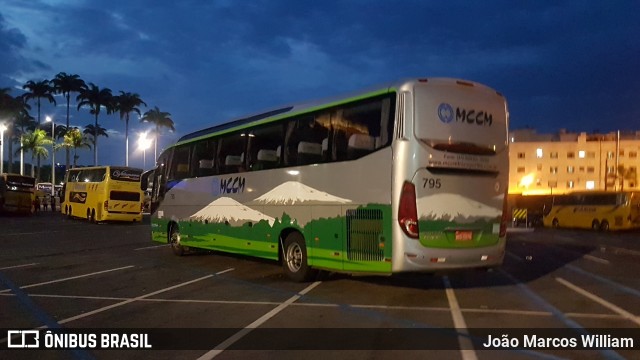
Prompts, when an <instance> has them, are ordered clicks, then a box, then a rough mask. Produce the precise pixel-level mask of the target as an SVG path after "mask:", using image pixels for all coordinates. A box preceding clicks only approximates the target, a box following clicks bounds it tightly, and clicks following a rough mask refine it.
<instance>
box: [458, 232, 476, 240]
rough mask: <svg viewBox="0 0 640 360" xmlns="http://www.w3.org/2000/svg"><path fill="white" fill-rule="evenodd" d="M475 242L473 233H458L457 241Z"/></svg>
mask: <svg viewBox="0 0 640 360" xmlns="http://www.w3.org/2000/svg"><path fill="white" fill-rule="evenodd" d="M471 240H473V231H460V230H457V231H456V241H471Z"/></svg>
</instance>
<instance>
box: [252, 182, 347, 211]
mask: <svg viewBox="0 0 640 360" xmlns="http://www.w3.org/2000/svg"><path fill="white" fill-rule="evenodd" d="M252 203H254V204H261V205H296V204H303V203H304V204H305V205H311V204H348V203H351V200H349V199H344V198H341V197H338V196H335V195H331V194H329V193H326V192H324V191H320V190H318V189H314V188H312V187H310V186H307V185H305V184H303V183H301V182H298V181H287V182H285V183H282V184H280V185H278V186H276V187H275V188H273V189H272V190H270V191H268V192H266V193H265V194H263V195H262V196H260V197H258V198H256V199H255V200H254V201H252Z"/></svg>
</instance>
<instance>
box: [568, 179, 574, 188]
mask: <svg viewBox="0 0 640 360" xmlns="http://www.w3.org/2000/svg"><path fill="white" fill-rule="evenodd" d="M573 185H574V183H573V180H569V181H567V189H573Z"/></svg>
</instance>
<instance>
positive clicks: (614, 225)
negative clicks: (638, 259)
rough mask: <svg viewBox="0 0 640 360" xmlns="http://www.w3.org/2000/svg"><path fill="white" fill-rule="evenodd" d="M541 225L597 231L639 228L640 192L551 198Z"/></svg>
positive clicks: (577, 194)
mask: <svg viewBox="0 0 640 360" xmlns="http://www.w3.org/2000/svg"><path fill="white" fill-rule="evenodd" d="M544 225H545V226H547V227H549V226H552V227H556V228H557V227H571V228H585V229H589V228H591V229H593V230H601V231H607V230H626V229H637V228H640V192H633V191H588V192H574V193H569V194H565V195H557V196H554V198H553V206H552V207H551V211H550V212H549V214H547V215H546V216H545V218H544Z"/></svg>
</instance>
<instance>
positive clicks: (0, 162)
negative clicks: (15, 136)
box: [0, 124, 7, 174]
mask: <svg viewBox="0 0 640 360" xmlns="http://www.w3.org/2000/svg"><path fill="white" fill-rule="evenodd" d="M5 130H7V125H5V124H0V174H1V173H3V172H4V131H5Z"/></svg>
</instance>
